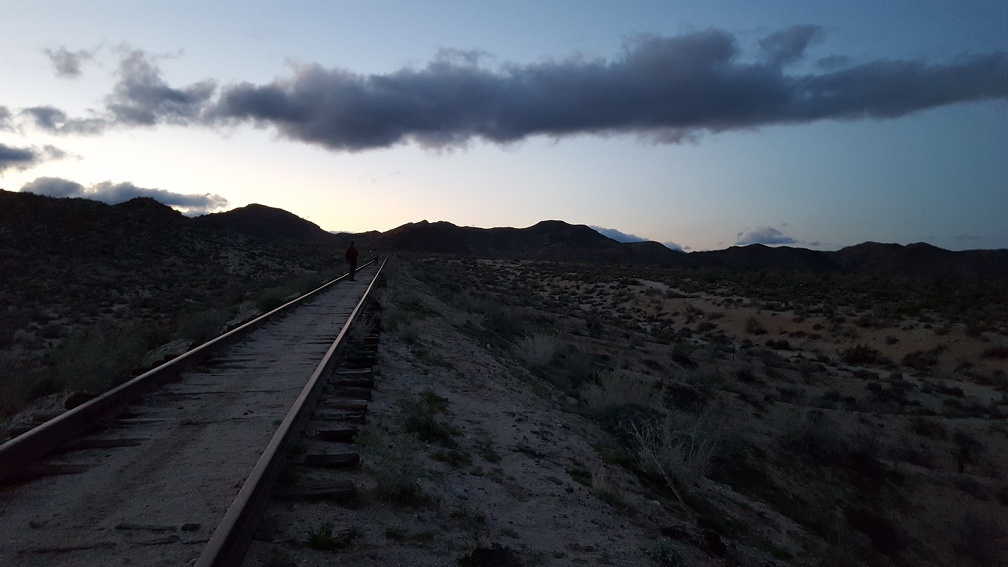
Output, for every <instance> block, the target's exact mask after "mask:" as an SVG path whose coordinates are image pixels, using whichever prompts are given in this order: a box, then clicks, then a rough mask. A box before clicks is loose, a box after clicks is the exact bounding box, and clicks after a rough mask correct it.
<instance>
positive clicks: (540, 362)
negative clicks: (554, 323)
mask: <svg viewBox="0 0 1008 567" xmlns="http://www.w3.org/2000/svg"><path fill="white" fill-rule="evenodd" d="M559 344H560V342H559V341H558V340H557V339H556V337H554V336H553V335H547V334H543V333H536V334H534V335H530V336H527V337H525V338H523V339H522V340H521V341H519V342H518V345H517V347H515V349H516V353H517V354H518V357H519V358H520V359H521V360H522V361H524V362H525V364H528V365H529V366H531V367H532V368H545V367H547V366H549V364H550V363H551V362H553V357H554V356H556V353H557V348H558V347H559Z"/></svg>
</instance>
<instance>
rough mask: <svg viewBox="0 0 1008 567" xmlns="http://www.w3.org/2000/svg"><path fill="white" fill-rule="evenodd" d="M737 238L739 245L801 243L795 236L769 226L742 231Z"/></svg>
mask: <svg viewBox="0 0 1008 567" xmlns="http://www.w3.org/2000/svg"><path fill="white" fill-rule="evenodd" d="M735 238H736V242H735V244H736V245H737V246H748V245H749V244H799V242H798V241H797V240H795V239H794V238H791V237H790V236H787V235H786V234H784V233H783V232H781V231H779V230H777V229H776V228H773V227H769V226H765V227H762V228H757V229H755V230H750V231H747V232H740V233H738V234H736V235H735Z"/></svg>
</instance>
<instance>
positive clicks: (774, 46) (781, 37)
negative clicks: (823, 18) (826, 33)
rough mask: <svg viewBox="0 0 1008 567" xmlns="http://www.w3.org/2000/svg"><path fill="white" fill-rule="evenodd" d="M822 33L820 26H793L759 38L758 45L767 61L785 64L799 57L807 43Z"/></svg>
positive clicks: (818, 37) (803, 52) (819, 36)
mask: <svg viewBox="0 0 1008 567" xmlns="http://www.w3.org/2000/svg"><path fill="white" fill-rule="evenodd" d="M822 34H823V30H822V28H821V27H820V26H813V25H803V26H793V27H790V28H788V29H786V30H783V31H779V32H774V33H772V34H770V35H768V36H766V37H765V38H763V39H762V40H760V42H759V46H760V49H762V50H763V54H764V56H765V57H766V58H767V60H768V61H769V62H771V63H774V64H777V65H786V64H788V63H793V62H795V61H797V60H798V59H800V58H801V57H802V56H803V55H804V54H805V49H807V48H808V46H809V44H811V43H812V42H813V41H815V40H817V39H820V38H821V37H822Z"/></svg>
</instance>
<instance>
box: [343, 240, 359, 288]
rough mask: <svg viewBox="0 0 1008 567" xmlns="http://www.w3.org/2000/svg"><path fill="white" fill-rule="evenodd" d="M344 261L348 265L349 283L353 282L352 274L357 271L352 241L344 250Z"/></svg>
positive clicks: (355, 250) (355, 254)
mask: <svg viewBox="0 0 1008 567" xmlns="http://www.w3.org/2000/svg"><path fill="white" fill-rule="evenodd" d="M346 261H347V264H350V281H354V273H355V272H356V271H357V248H356V247H355V246H354V242H353V240H351V241H350V247H349V248H347V249H346Z"/></svg>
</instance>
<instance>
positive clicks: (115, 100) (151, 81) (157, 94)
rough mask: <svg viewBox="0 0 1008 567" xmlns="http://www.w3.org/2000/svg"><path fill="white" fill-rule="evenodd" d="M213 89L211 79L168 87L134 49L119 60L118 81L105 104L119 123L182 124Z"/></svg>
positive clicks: (155, 67)
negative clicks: (185, 85)
mask: <svg viewBox="0 0 1008 567" xmlns="http://www.w3.org/2000/svg"><path fill="white" fill-rule="evenodd" d="M216 89H217V84H216V82H214V81H201V82H198V83H195V84H193V85H190V86H188V87H186V88H183V89H176V88H172V87H170V86H168V84H167V83H165V81H164V79H162V78H161V70H160V69H159V68H158V67H157V66H156V65H155V64H154V63H153V62H151V60H150V57H149V56H148V55H147V53H145V52H144V51H140V50H134V51H131V52H130V53H129V54H128V55H126V56H125V57H123V59H122V60H121V61H120V62H119V83H118V84H117V85H116V87H115V90H114V91H113V93H112V94H111V95H110V96H109V97H108V100H107V101H106V104H107V108H108V110H109V111H110V112H111V113H112V116H113V117H114V120H115V122H117V123H120V124H130V125H132V124H139V125H145V126H150V125H154V124H157V123H158V122H162V121H163V122H168V123H173V124H185V123H188V122H189V121H191V120H192V119H194V118H195V117H197V116H198V115H199V114H200V112H201V111H202V109H203V107H204V106H206V104H207V103H208V102H209V101H210V98H211V97H212V96H213V94H214V91H215V90H216Z"/></svg>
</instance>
